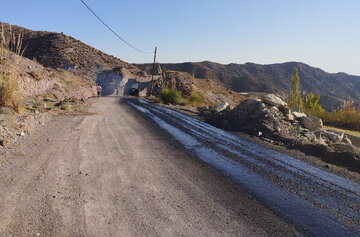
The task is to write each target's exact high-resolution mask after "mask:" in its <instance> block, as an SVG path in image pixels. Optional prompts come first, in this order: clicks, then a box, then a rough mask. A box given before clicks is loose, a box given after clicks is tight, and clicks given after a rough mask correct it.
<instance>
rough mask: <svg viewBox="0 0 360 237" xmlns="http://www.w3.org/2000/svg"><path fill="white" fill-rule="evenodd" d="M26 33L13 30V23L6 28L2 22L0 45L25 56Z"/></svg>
mask: <svg viewBox="0 0 360 237" xmlns="http://www.w3.org/2000/svg"><path fill="white" fill-rule="evenodd" d="M23 43H24V33H23V32H15V31H13V29H12V27H11V25H10V26H9V28H8V29H6V27H5V25H4V23H1V37H0V47H3V48H6V49H9V50H11V51H13V52H14V53H16V54H17V55H20V56H23V55H24V53H25V51H26V48H27V47H24V46H23Z"/></svg>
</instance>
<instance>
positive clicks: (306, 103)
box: [303, 93, 325, 113]
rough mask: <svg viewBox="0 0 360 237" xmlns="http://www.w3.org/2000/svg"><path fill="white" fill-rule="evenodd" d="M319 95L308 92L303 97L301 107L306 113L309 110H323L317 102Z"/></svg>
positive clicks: (309, 111) (321, 111)
mask: <svg viewBox="0 0 360 237" xmlns="http://www.w3.org/2000/svg"><path fill="white" fill-rule="evenodd" d="M319 100H320V95H315V94H313V93H309V94H308V95H307V96H306V97H304V98H303V109H304V110H305V112H307V113H311V112H320V113H323V112H325V110H324V108H323V107H322V106H321V105H320V104H319Z"/></svg>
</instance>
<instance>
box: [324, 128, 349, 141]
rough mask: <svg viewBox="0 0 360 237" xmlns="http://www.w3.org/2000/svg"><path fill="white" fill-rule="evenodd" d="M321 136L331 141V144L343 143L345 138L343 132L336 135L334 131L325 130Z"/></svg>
mask: <svg viewBox="0 0 360 237" xmlns="http://www.w3.org/2000/svg"><path fill="white" fill-rule="evenodd" d="M321 134H322V136H324V137H326V138H327V139H329V140H330V141H331V142H341V141H342V139H343V138H344V133H342V132H337V133H336V132H333V131H328V130H324V131H323V132H322V133H321Z"/></svg>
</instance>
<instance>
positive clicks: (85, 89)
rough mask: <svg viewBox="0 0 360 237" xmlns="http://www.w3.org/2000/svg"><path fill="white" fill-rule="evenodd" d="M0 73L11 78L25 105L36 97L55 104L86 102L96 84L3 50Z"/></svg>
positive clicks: (94, 92) (93, 92) (93, 93)
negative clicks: (66, 100)
mask: <svg viewBox="0 0 360 237" xmlns="http://www.w3.org/2000/svg"><path fill="white" fill-rule="evenodd" d="M0 73H1V74H2V75H8V77H9V75H12V76H13V77H14V78H16V81H17V84H18V86H19V88H18V91H17V92H18V93H19V94H20V95H21V97H22V98H23V100H24V101H23V102H24V103H28V102H32V101H34V99H35V98H37V99H38V97H41V98H44V99H49V98H51V99H52V100H54V101H61V100H64V99H69V98H74V99H78V100H80V99H87V98H89V97H92V96H94V95H95V94H96V89H95V83H93V82H91V81H88V80H85V79H83V78H82V77H78V76H76V75H74V74H72V73H70V72H66V71H65V70H62V69H51V68H45V67H44V66H42V65H40V64H39V63H37V62H34V61H32V60H29V59H27V58H24V57H21V56H19V55H16V54H15V53H13V52H11V51H8V50H3V49H2V53H1V62H0Z"/></svg>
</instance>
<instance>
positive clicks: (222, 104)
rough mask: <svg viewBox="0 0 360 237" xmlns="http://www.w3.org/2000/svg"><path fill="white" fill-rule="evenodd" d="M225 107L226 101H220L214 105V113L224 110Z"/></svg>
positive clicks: (227, 105)
mask: <svg viewBox="0 0 360 237" xmlns="http://www.w3.org/2000/svg"><path fill="white" fill-rule="evenodd" d="M227 107H229V103H228V102H222V103H220V104H218V105H216V106H215V107H214V110H215V112H216V113H220V112H221V111H223V110H225V109H226V108H227Z"/></svg>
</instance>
